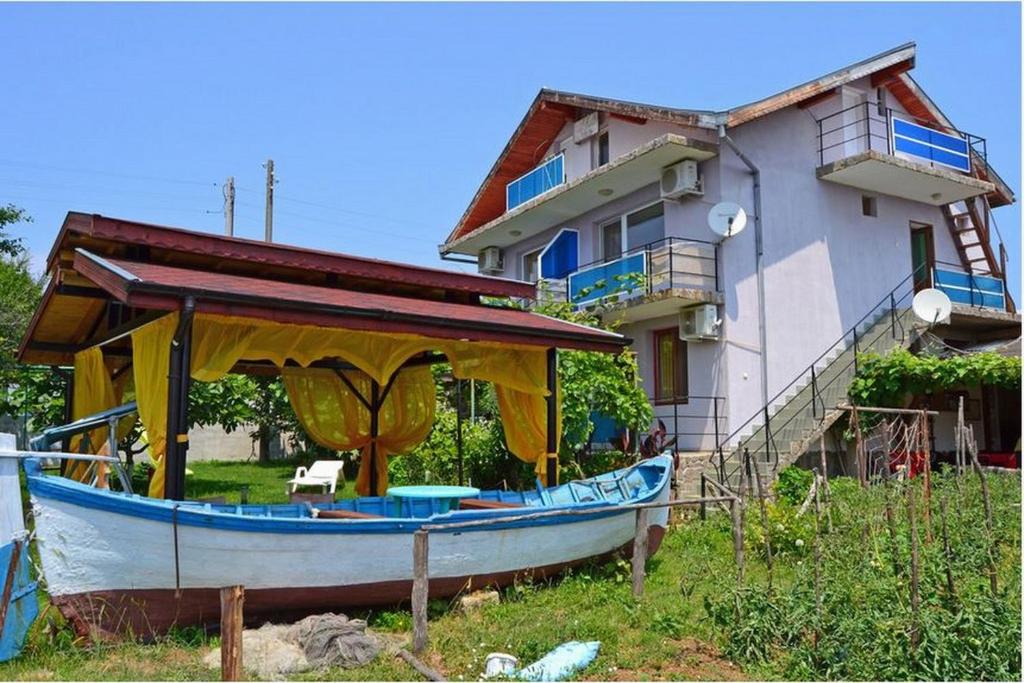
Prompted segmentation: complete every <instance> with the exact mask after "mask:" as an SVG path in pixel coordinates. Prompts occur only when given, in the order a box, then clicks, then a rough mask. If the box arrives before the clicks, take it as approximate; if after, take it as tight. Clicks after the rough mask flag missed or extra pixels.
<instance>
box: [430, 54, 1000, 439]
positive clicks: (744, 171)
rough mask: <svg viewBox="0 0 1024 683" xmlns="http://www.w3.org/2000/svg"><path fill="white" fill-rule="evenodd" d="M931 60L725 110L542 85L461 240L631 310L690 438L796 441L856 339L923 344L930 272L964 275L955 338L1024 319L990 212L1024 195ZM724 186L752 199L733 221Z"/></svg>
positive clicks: (513, 272) (640, 348)
mask: <svg viewBox="0 0 1024 683" xmlns="http://www.w3.org/2000/svg"><path fill="white" fill-rule="evenodd" d="M914 62H915V46H914V45H913V44H908V45H903V46H900V47H898V48H896V49H893V50H890V51H888V52H886V53H884V54H880V55H877V56H875V57H871V58H870V59H867V60H864V61H862V62H859V63H857V64H853V65H850V66H847V67H845V68H843V69H840V70H838V71H835V72H833V73H830V74H828V75H825V76H823V77H821V78H817V79H815V80H813V81H811V82H808V83H805V84H803V85H799V86H797V87H795V88H791V89H789V90H786V91H785V92H781V93H779V94H776V95H773V96H771V97H768V98H766V99H763V100H760V101H757V102H753V103H750V104H746V105H743V106H739V107H736V108H734V109H729V110H727V111H717V112H716V111H703V110H692V109H678V108H673V107H665V106H653V105H646V104H637V103H632V102H623V101H618V100H610V99H603V98H598V97H592V96H587V95H579V94H571V93H565V92H558V91H553V90H541V92H540V93H539V94H538V95H537V97H536V99H535V100H534V101H533V103H532V104H531V105H530V108H529V110H528V111H527V113H526V116H525V117H524V118H523V120H522V122H521V123H520V124H519V126H518V128H517V129H516V130H515V132H514V133H513V134H512V137H511V139H510V140H509V141H508V144H507V145H506V146H505V148H504V150H503V151H502V153H501V155H500V156H499V158H498V159H497V161H496V162H495V163H494V166H493V168H491V170H490V172H489V173H488V174H487V176H486V177H485V178H484V180H483V183H482V185H481V186H480V188H479V190H478V191H477V192H476V194H475V196H474V197H473V199H472V201H471V202H470V204H469V206H468V208H467V209H466V211H465V213H464V215H463V216H462V218H461V219H460V220H459V222H458V224H457V225H456V226H455V227H454V229H453V230H452V231H451V234H450V235H449V236H448V238H447V239H446V241H445V242H444V244H443V245H441V247H440V251H441V254H442V256H443V257H446V258H454V259H459V258H463V259H464V258H467V257H468V258H471V259H474V260H476V262H477V263H478V265H479V269H480V271H481V272H485V273H488V274H492V275H498V276H503V277H509V278H516V279H520V280H527V281H530V282H538V283H539V284H541V285H542V287H543V290H544V295H545V296H557V297H564V298H565V299H566V300H567V301H569V302H571V303H573V304H574V305H578V306H595V305H600V306H601V310H602V315H605V316H615V317H616V318H617V319H618V320H619V321H620V322H621V324H622V327H621V328H620V331H621V332H622V333H624V334H626V335H627V336H629V337H631V338H632V339H633V349H634V350H635V352H636V354H637V357H638V361H639V365H640V369H641V374H642V381H643V384H644V387H645V389H646V391H647V393H648V395H649V396H650V398H651V401H652V402H653V404H654V406H655V412H656V415H658V416H659V417H660V418H661V419H662V420H663V421H664V422H665V423H666V425H667V427H668V430H669V432H670V433H675V434H677V435H678V436H679V443H680V447H681V448H682V449H684V450H689V451H704V452H708V451H714V450H716V449H720V448H721V447H723V446H732V447H735V445H736V444H737V443H738V442H739V441H740V440H741V439H743V438H746V439H747V441H748V442H751V445H754V444H752V440H757V439H761V442H762V444H763V448H764V450H765V455H766V457H770V455H769V454H768V453H767V451H768V450H770V449H774V450H779V449H781V450H782V451H785V452H787V453H788V452H789V450H790V449H791V444H794V443H796V442H799V441H800V440H801V439H804V438H805V437H807V426H808V424H809V423H808V422H807V419H805V418H808V419H809V418H811V417H814V418H820V417H821V415H822V414H823V413H828V412H829V411H830V410H833V409H834V408H835V406H836V403H837V402H839V401H841V400H842V397H843V396H845V389H846V383H847V382H848V379H849V377H850V376H851V374H852V371H853V368H852V367H847V366H853V364H854V362H855V361H854V360H853V358H854V356H855V354H854V352H853V351H854V350H858V351H863V350H865V348H878V349H884V348H887V347H889V346H891V345H893V344H897V343H903V344H909V343H911V340H910V339H909V337H908V335H907V334H905V328H907V327H908V326H909V325H910V322H911V321H910V320H909V318H908V315H909V308H910V302H911V299H912V297H913V294H914V292H915V291H916V290H920V289H922V288H924V287H929V286H935V287H937V288H939V289H942V290H944V291H945V292H946V293H947V294H949V296H950V298H951V299H952V301H953V302H954V315H953V318H952V320H951V321H950V324H949V325H946V326H945V327H944V329H945V330H946V333H947V338H949V339H952V340H960V341H962V342H963V343H970V342H972V341H978V340H983V339H989V338H994V337H993V336H995V337H999V336H1008V337H1014V336H1017V335H1019V333H1020V332H1019V330H1020V319H1019V317H1017V316H1016V314H1015V309H1014V304H1013V301H1012V300H1011V298H1010V296H1009V294H1008V293H1007V292H1006V287H1005V258H1006V254H1005V250H1003V249H1002V246H1001V242H999V241H998V240H997V239H996V235H995V229H994V228H993V227H992V226H993V223H992V214H991V209H993V208H996V207H1000V206H1004V205H1007V204H1009V203H1011V202H1013V201H1014V197H1013V193H1012V191H1011V190H1010V189H1009V188H1008V187H1007V186H1006V184H1005V183H1004V182H1003V181H1002V180H1001V179H1000V178H999V176H998V175H997V174H996V173H995V171H994V170H993V169H992V168H991V167H990V166H989V165H988V163H987V159H986V151H987V150H986V143H985V140H984V139H983V138H981V137H979V136H977V135H975V134H973V133H968V132H965V131H964V130H961V129H960V128H958V127H956V126H954V125H953V123H952V122H951V121H949V120H948V119H947V118H946V117H945V116H944V115H943V113H942V111H941V110H940V109H939V107H938V106H937V105H936V104H935V103H934V102H933V101H932V100H931V99H930V98H929V97H928V96H927V95H926V94H925V92H924V91H923V90H922V88H921V87H920V86H919V85H918V84H917V83H916V82H915V81H914V80H913V78H912V77H911V75H910V72H911V71H912V69H913V67H914ZM723 202H727V203H731V204H737V205H739V207H742V209H743V210H744V212H745V214H746V225H745V227H744V228H743V229H742V230H741V231H739V232H736V233H735V234H731V235H730V236H726V237H723V236H722V234H721V233H722V232H723V231H722V230H719V231H717V232H716V231H713V230H712V229H711V228H710V227H709V226H710V225H711V223H714V222H715V219H711V222H710V223H709V213H711V212H712V209H713V208H714V207H716V206H718V205H720V204H721V203H723ZM716 211H718V212H722V211H725V212H726V213H728V212H729V211H730V208H729V206H728V205H726V206H724V207H722V206H718V208H717V209H716ZM729 215H732V214H729ZM718 220H719V221H721V219H718ZM1014 229H1016V228H1014ZM994 243H995V245H996V246H993V244H994ZM616 290H618V291H616ZM883 333H884V334H883ZM837 359H838V360H837ZM840 364H844V366H843V367H839V365H840ZM801 397H802V398H801ZM797 399H799V401H802V404H801V405H799V406H796V405H794V401H795V400H797ZM765 422H768V429H767V430H766V429H765V424H764V423H765ZM772 423H774V425H773V424H772ZM815 424H821V420H820V419H818V422H817V423H815ZM601 431H607V429H606V428H605V429H603V430H599V432H601ZM604 436H606V434H605V435H599V436H598V439H601V438H604ZM779 442H781V443H779ZM768 444H773V445H772V446H769V445H768ZM793 449H794V450H797V448H796V446H793ZM776 455H777V453H776Z"/></svg>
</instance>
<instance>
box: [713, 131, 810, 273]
mask: <svg viewBox="0 0 1024 683" xmlns="http://www.w3.org/2000/svg"><path fill="white" fill-rule="evenodd" d="M819 125H820V124H819ZM715 291H716V292H721V291H722V285H721V283H720V282H719V281H718V243H717V242H716V243H715Z"/></svg>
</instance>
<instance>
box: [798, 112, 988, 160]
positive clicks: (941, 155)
mask: <svg viewBox="0 0 1024 683" xmlns="http://www.w3.org/2000/svg"><path fill="white" fill-rule="evenodd" d="M869 150H872V151H876V152H881V153H882V154H887V155H889V156H894V157H901V158H906V159H909V160H912V161H914V162H915V163H920V164H924V165H927V166H930V167H933V168H934V167H940V168H946V169H951V170H955V171H959V172H961V173H966V174H970V173H971V170H972V168H973V162H974V160H976V159H980V160H981V161H982V162H985V161H986V160H987V154H988V151H987V148H986V143H985V138H982V137H978V136H977V135H973V134H971V133H967V132H964V131H962V130H957V129H956V128H950V127H946V126H942V125H939V124H937V123H935V122H934V121H929V120H926V119H921V118H917V117H915V116H912V115H910V114H905V113H903V112H900V111H895V110H893V109H892V108H891V107H885V106H882V105H880V104H879V103H877V102H864V103H862V104H857V105H854V106H852V107H847V108H846V109H842V110H840V111H838V112H836V113H834V114H829V115H828V116H825V117H823V118H821V119H818V165H819V166H824V165H825V164H829V163H832V162H834V161H839V160H840V159H846V158H847V157H851V156H854V155H856V154H861V153H863V152H867V151H869Z"/></svg>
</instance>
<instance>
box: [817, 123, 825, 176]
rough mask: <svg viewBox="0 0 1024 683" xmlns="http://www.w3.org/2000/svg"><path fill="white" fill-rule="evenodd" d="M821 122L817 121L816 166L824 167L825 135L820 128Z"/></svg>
mask: <svg viewBox="0 0 1024 683" xmlns="http://www.w3.org/2000/svg"><path fill="white" fill-rule="evenodd" d="M823 120H824V119H818V166H824V165H825V133H824V131H823V130H822V127H821V122H822V121H823Z"/></svg>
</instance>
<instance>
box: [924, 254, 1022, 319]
mask: <svg viewBox="0 0 1024 683" xmlns="http://www.w3.org/2000/svg"><path fill="white" fill-rule="evenodd" d="M931 285H932V286H933V287H935V289H938V290H941V291H942V292H944V293H945V294H946V296H948V297H949V300H950V301H951V302H953V304H954V305H956V306H960V307H963V306H969V307H971V308H990V309H995V310H998V311H1005V310H1007V308H1006V289H1005V283H1004V282H1003V281H1002V280H1001V279H1000V278H997V277H992V276H991V275H979V274H977V273H971V272H967V271H965V270H964V269H963V268H961V267H960V266H959V265H958V264H955V263H946V262H944V261H937V262H936V263H935V265H934V266H933V267H932V281H931Z"/></svg>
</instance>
